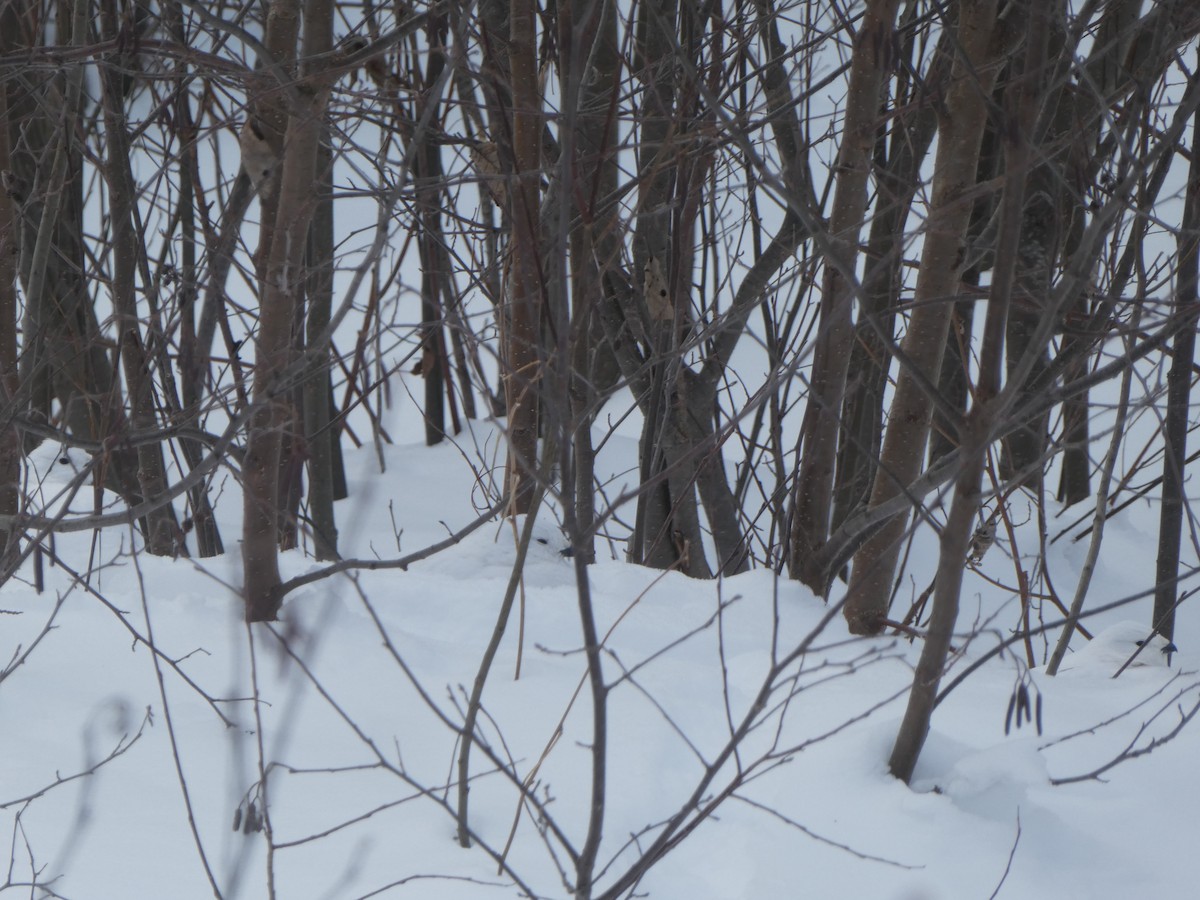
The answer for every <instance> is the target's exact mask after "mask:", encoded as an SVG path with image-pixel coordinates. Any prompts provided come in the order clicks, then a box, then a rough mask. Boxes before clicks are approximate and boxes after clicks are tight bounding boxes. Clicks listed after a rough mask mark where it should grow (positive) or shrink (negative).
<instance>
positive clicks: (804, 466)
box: [790, 0, 899, 587]
mask: <svg viewBox="0 0 1200 900" xmlns="http://www.w3.org/2000/svg"><path fill="white" fill-rule="evenodd" d="M898 6H899V2H898V0H869V2H868V3H867V8H866V11H865V12H864V14H863V18H862V21H861V23H860V25H859V29H858V32H857V34H856V35H855V36H854V53H853V56H852V57H851V61H850V83H849V86H848V88H847V91H846V103H845V110H846V111H845V118H844V119H843V122H842V144H841V149H840V150H839V152H838V159H837V167H836V170H835V171H836V178H837V182H836V187H835V188H834V198H833V211H832V213H831V215H830V222H829V230H830V235H829V245H830V246H829V251H828V252H829V253H830V254H832V255H834V256H836V257H837V258H838V259H837V261H836V263H835V261H834V260H827V261H826V265H825V270H824V277H823V282H822V286H821V312H820V332H819V334H818V336H817V341H816V347H815V352H814V356H813V367H812V375H811V380H810V385H809V396H808V404H807V406H806V408H805V412H804V422H803V424H802V426H801V433H802V441H803V447H804V453H803V457H802V458H801V460H800V473H799V476H798V477H797V479H796V488H795V497H796V500H795V504H794V508H793V513H792V536H791V566H790V568H791V572H792V575H793V577H796V578H799V579H800V580H801V581H803V582H805V583H806V584H808V585H809V586H810V587H812V586H814V582H816V581H818V580H819V574H818V573H815V572H813V571H812V569H811V568H810V567H809V565H808V564H809V563H810V562H811V561H812V560H813V559H814V551H815V550H816V549H817V548H818V547H820V546H821V545H823V544H824V543H825V541H826V539H827V538H828V537H829V527H830V512H831V509H832V506H833V503H832V500H833V483H834V471H835V464H836V460H837V446H838V435H839V432H840V430H841V428H842V424H843V422H842V398H843V395H844V394H845V390H846V373H847V371H848V368H849V363H850V356H851V348H852V346H853V341H854V324H853V322H852V321H851V309H852V307H853V305H854V300H855V296H856V294H858V293H859V291H858V286H857V285H855V284H852V283H851V282H850V281H849V280H848V278H847V276H846V274H845V273H852V272H854V271H855V269H856V266H857V260H858V245H859V235H860V233H861V232H862V227H863V220H864V217H865V215H866V210H867V183H868V181H869V180H870V174H871V169H872V156H873V153H874V149H875V143H876V140H877V132H878V130H879V128H880V115H879V108H880V96H881V95H882V92H883V85H884V78H885V76H886V75H887V74H888V73H889V72H890V71H891V69H892V66H893V64H894V60H893V59H892V54H893V52H894V51H893V36H894V29H895V21H896V10H897V8H898ZM860 299H862V298H860Z"/></svg>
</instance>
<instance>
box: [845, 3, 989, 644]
mask: <svg viewBox="0 0 1200 900" xmlns="http://www.w3.org/2000/svg"><path fill="white" fill-rule="evenodd" d="M958 15H959V19H958V22H957V23H956V24H955V28H956V31H957V34H958V53H959V56H958V57H957V58H956V59H955V62H954V70H953V75H952V76H951V83H950V87H949V89H948V94H947V97H946V105H945V111H944V113H943V115H942V122H941V128H940V131H939V135H938V149H937V156H936V160H935V163H934V174H933V179H934V180H933V197H932V202H931V205H932V209H931V211H930V214H929V220H928V224H927V227H926V234H925V245H924V248H923V250H922V255H921V268H920V271H919V273H918V275H917V286H916V294H915V297H914V302H913V307H914V308H913V312H912V316H911V319H910V321H909V327H908V331H907V333H906V334H905V337H904V342H903V344H902V345H901V349H902V350H903V352H904V354H905V357H906V358H907V363H906V364H904V365H903V366H902V368H901V370H900V377H899V379H898V381H897V384H896V394H895V398H894V399H893V401H892V407H891V414H890V417H889V419H888V428H887V432H886V434H885V435H884V443H883V452H882V455H881V459H880V466H879V471H878V473H877V474H876V477H875V486H874V489H873V491H872V494H871V505H872V506H877V505H879V504H881V503H885V502H886V501H888V500H890V499H891V498H893V497H894V496H896V495H898V494H900V493H901V492H902V491H903V490H904V489H905V488H906V487H907V486H908V484H909V483H910V482H911V481H913V480H914V479H915V478H916V477H917V474H918V473H919V472H920V470H921V464H922V462H923V461H924V458H925V445H926V441H927V439H928V436H929V424H930V417H931V415H932V412H933V404H934V395H935V394H936V390H937V388H936V385H937V378H938V374H939V372H940V370H941V364H942V353H943V351H944V349H945V346H946V336H947V333H948V330H949V325H950V313H951V310H952V308H953V305H952V303H951V301H952V300H953V298H954V297H955V296H956V294H957V293H958V281H959V273H960V272H961V269H962V265H963V256H964V254H963V244H964V238H965V235H966V230H967V225H968V223H969V221H970V215H971V204H970V203H969V202H967V198H968V196H969V192H970V190H971V189H972V188H973V187H974V185H975V176H976V169H977V168H978V163H979V150H980V142H981V140H982V138H983V130H984V126H985V124H986V120H987V107H988V100H989V98H990V96H991V90H992V84H993V82H994V80H995V77H996V60H997V59H998V58H1001V55H1002V53H1003V51H1004V48H1005V44H1006V42H1007V41H1006V39H1007V37H1008V35H1007V34H1006V33H1005V29H1004V28H1003V27H1001V28H998V29H994V27H993V26H994V25H995V23H996V3H995V0H964V2H962V3H960V4H959V5H958ZM905 527H906V517H904V516H897V517H894V518H892V519H891V520H889V521H888V522H887V523H886V524H885V525H884V526H883V527H882V528H881V529H879V531H877V532H876V533H875V534H874V535H872V536H871V537H870V538H869V539H868V540H867V542H866V543H865V544H864V545H863V546H862V547H861V548H859V550H858V552H857V553H856V554H855V556H854V566H853V569H852V571H851V576H850V587H849V595H848V598H847V601H846V605H845V607H844V613H845V616H846V619H847V621H848V622H849V624H850V629H851V631H853V632H855V633H856V634H873V633H875V632H877V631H879V630H880V629H881V628H882V625H883V619H884V618H886V616H887V605H888V600H889V598H890V596H891V588H892V579H893V578H894V576H895V571H896V563H897V559H898V553H899V543H900V540H901V538H902V537H903V534H904V531H905Z"/></svg>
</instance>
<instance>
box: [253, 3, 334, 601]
mask: <svg viewBox="0 0 1200 900" xmlns="http://www.w3.org/2000/svg"><path fill="white" fill-rule="evenodd" d="M299 15H300V6H299V2H298V0H274V3H273V4H272V7H271V13H270V17H269V21H268V25H267V32H268V34H267V46H268V47H269V48H271V49H272V51H273V52H274V54H275V56H276V58H277V59H289V58H292V59H294V57H295V47H296V37H297V33H298V25H299ZM304 18H305V27H304V32H305V33H304V52H305V57H306V58H307V59H309V60H316V59H317V58H318V57H319V55H321V54H325V53H327V52H328V51H329V50H330V49H331V45H332V34H333V6H332V4H331V3H330V2H329V0H308V3H307V6H306V9H305V17H304ZM310 65H312V66H314V70H312V71H305V72H304V73H302V74H303V75H304V78H303V79H302V80H301V81H300V82H299V83H298V84H297V86H296V89H295V90H294V91H292V92H289V94H290V96H288V98H287V105H288V106H289V107H290V109H286V108H283V107H277V108H276V109H275V110H274V111H271V112H268V113H266V116H269V118H270V119H273V120H274V122H273V123H272V124H277V123H278V122H280V121H285V122H286V123H287V125H286V129H287V132H286V139H285V140H283V141H281V142H280V143H279V146H280V147H281V148H286V152H283V153H282V171H281V172H280V174H279V176H278V182H277V185H275V186H272V187H271V188H269V189H270V190H272V191H277V192H278V204H277V207H276V212H275V227H274V229H273V233H272V234H271V244H270V250H269V256H268V257H267V258H266V260H265V261H264V263H265V265H264V269H265V277H264V279H263V292H262V302H261V308H260V311H259V326H258V336H257V340H256V342H255V369H254V399H253V402H254V405H255V407H256V409H255V411H254V414H253V417H252V419H251V422H250V429H249V433H248V434H247V438H246V455H245V459H244V461H243V464H242V475H243V484H244V489H243V490H244V502H243V507H244V508H243V524H242V557H243V564H244V569H245V589H244V590H245V599H246V619H247V621H250V622H263V621H271V620H273V619H275V618H276V617H277V615H278V613H279V607H280V604H281V602H282V597H281V596H280V591H279V588H280V576H279V546H278V536H279V535H278V516H279V510H280V497H279V469H280V463H281V459H280V450H281V443H282V429H283V428H284V426H285V424H286V423H287V422H289V421H292V420H293V416H292V414H291V412H290V410H289V408H288V401H289V397H290V393H291V389H290V386H289V385H287V384H284V383H283V382H282V377H283V375H284V374H285V370H286V369H287V367H288V365H289V363H290V361H291V359H292V355H293V354H292V335H293V329H294V327H295V321H296V315H297V310H298V306H297V292H298V291H299V290H300V289H301V286H302V284H303V282H304V254H305V248H306V246H307V238H308V226H309V222H310V221H311V218H312V214H313V208H314V205H315V203H314V198H313V192H312V185H313V181H314V179H315V177H316V169H317V148H318V145H319V143H320V138H321V129H322V122H323V121H324V114H325V106H326V103H327V101H328V97H329V91H328V87H327V85H325V83H324V77H323V75H322V73H321V71H320V70H317V69H315V67H316V66H318V65H319V63H316V62H314V63H311V64H310ZM266 205H267V206H268V207H269V206H271V205H273V204H266Z"/></svg>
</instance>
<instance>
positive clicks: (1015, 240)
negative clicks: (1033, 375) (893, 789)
mask: <svg viewBox="0 0 1200 900" xmlns="http://www.w3.org/2000/svg"><path fill="white" fill-rule="evenodd" d="M1039 2H1040V0H1027V3H1026V7H1025V10H1024V12H1025V16H1024V17H1023V18H1024V20H1025V21H1026V22H1027V25H1028V34H1027V38H1026V49H1025V65H1024V74H1023V77H1022V78H1021V79H1020V80H1019V81H1017V82H1015V83H1014V84H1013V85H1011V86H1010V87H1009V89H1008V90H1007V91H1006V92H1005V93H1006V99H1007V100H1008V102H1006V103H1005V109H1004V113H1003V115H1004V120H1005V126H1004V129H1003V132H1002V133H1003V134H1004V136H1005V149H1006V152H1005V160H1006V166H1005V170H1006V175H1005V185H1004V196H1003V199H1002V201H1001V207H1000V225H999V236H998V238H997V244H996V265H995V270H994V272H993V274H992V287H991V294H990V296H989V298H988V307H987V320H986V322H985V323H984V336H983V345H982V347H981V349H980V359H979V384H978V388H977V391H976V394H975V401H974V404H973V405H972V408H971V410H970V412H969V413H968V414H967V418H966V421H965V423H964V426H963V428H962V431H961V447H962V450H961V453H962V457H961V459H962V468H961V470H960V471H959V474H958V478H957V480H956V482H955V486H954V499H953V501H952V502H951V505H950V513H949V515H948V516H947V518H946V524H945V527H944V528H943V529H942V534H941V539H940V551H939V556H938V567H937V576H936V582H935V587H934V596H933V611H932V613H931V614H930V617H929V629H928V631H927V633H926V636H925V644H924V646H923V647H922V648H921V657H920V659H919V660H918V661H917V668H916V671H915V672H914V673H913V686H912V690H911V691H910V693H909V697H908V705H907V707H906V709H905V712H904V719H903V721H902V722H901V724H900V730H899V732H898V733H897V735H896V743H895V745H894V746H893V748H892V755H891V757H890V759H889V760H888V768H889V770H890V771H891V773H892V774H893V775H894V776H896V777H897V778H899V779H901V780H903V781H904V782H906V783H907V782H908V781H909V780H910V779H911V778H912V775H913V770H914V768H915V767H916V764H917V760H918V758H919V757H920V755H921V749H922V748H923V747H924V745H925V738H926V737H927V736H928V734H929V723H930V720H931V718H932V716H933V709H934V706H935V705H936V701H937V693H938V685H939V684H940V683H941V678H942V672H943V670H944V669H945V666H946V658H947V656H948V654H949V652H950V641H951V638H952V637H953V634H954V626H955V624H956V623H957V621H958V600H959V592H960V591H961V589H962V576H963V565H964V562H965V560H966V557H967V548H968V546H969V544H970V542H971V534H972V532H974V530H975V521H976V517H977V516H978V513H979V501H980V488H981V486H982V480H983V468H984V463H985V460H986V459H987V449H988V445H989V444H990V443H991V440H992V433H993V430H994V428H995V424H996V423H997V421H998V420H999V419H1000V417H1001V415H1002V414H1003V408H1002V407H1003V405H1004V404H1006V403H1007V402H1011V400H1001V399H998V398H997V395H998V394H999V392H1000V370H1001V366H1002V365H1003V351H1002V349H1001V347H1002V344H1003V342H1004V329H1005V320H1006V319H1007V318H1008V313H1009V309H1010V307H1011V305H1012V296H1013V286H1014V283H1015V280H1016V277H1015V276H1016V272H1015V268H1016V262H1017V259H1016V257H1017V247H1018V244H1019V241H1020V238H1021V234H1020V232H1021V225H1022V210H1023V208H1024V205H1025V204H1024V200H1025V181H1026V178H1027V175H1028V170H1029V161H1030V159H1031V158H1032V155H1033V148H1032V147H1031V146H1030V131H1031V130H1032V126H1033V123H1034V122H1035V121H1036V120H1037V111H1038V107H1037V93H1038V88H1039V86H1040V76H1041V75H1042V74H1043V71H1044V68H1045V61H1046V45H1047V32H1048V29H1047V27H1046V24H1045V22H1044V21H1042V19H1043V17H1044V15H1045V12H1044V10H1043V11H1042V12H1041V14H1039V12H1038V9H1037V4H1038V3H1039ZM995 12H996V9H995V4H993V3H989V2H983V3H979V4H974V3H967V2H964V4H963V9H962V11H961V13H960V15H961V16H962V19H960V25H959V34H960V35H961V39H962V41H963V49H964V52H965V53H966V56H967V58H968V59H974V60H978V61H979V62H980V63H982V62H984V59H983V58H981V57H979V56H976V55H975V54H976V53H978V52H979V50H980V49H981V47H982V46H983V44H982V41H986V40H987V33H988V31H989V30H990V28H991V26H992V23H993V22H994V20H995ZM975 16H978V17H979V18H978V19H975V20H974V21H972V19H973V18H974V17H975ZM969 17H970V18H969ZM1018 18H1020V17H1018ZM976 28H977V29H978V31H976V32H975V34H972V31H974V29H976ZM974 37H977V38H979V39H981V43H978V44H975V43H973V42H972V38H974ZM977 71H978V70H977ZM990 93H991V92H990V90H988V91H987V92H986V93H983V94H981V95H980V96H979V98H978V99H979V100H980V101H983V100H985V99H986V98H987V96H988V95H989V94H990ZM962 109H963V108H962V107H961V106H958V105H951V106H950V113H951V115H953V114H954V113H955V112H956V111H958V112H960V113H961V112H962ZM981 124H982V123H981ZM944 137H945V136H943V139H944ZM940 155H941V154H940V151H939V157H940ZM972 168H974V167H972ZM935 191H936V188H935ZM963 227H965V223H964V225H963ZM922 263H924V259H923V260H922ZM855 564H856V566H857V560H856V561H855ZM859 621H861V620H859Z"/></svg>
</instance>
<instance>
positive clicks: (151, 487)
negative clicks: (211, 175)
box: [100, 0, 185, 556]
mask: <svg viewBox="0 0 1200 900" xmlns="http://www.w3.org/2000/svg"><path fill="white" fill-rule="evenodd" d="M100 16H101V22H102V23H103V31H104V34H105V37H106V39H108V40H111V41H113V42H114V43H115V42H116V38H117V10H116V3H115V0H103V2H102V3H101V9H100ZM108 62H109V65H108V66H106V67H105V68H104V69H103V71H102V74H101V82H102V84H103V87H104V122H105V132H106V136H107V138H108V159H107V175H108V184H109V203H110V214H111V221H112V241H113V253H112V262H113V272H112V300H113V310H114V312H115V314H116V320H117V323H118V326H117V327H118V329H119V334H120V340H119V347H120V357H121V363H122V365H123V367H124V370H125V383H126V385H127V387H128V390H129V403H130V406H131V410H132V412H131V416H130V419H131V422H132V425H133V427H134V428H135V429H137V430H138V431H144V432H148V431H153V429H154V428H155V426H156V425H157V424H158V416H157V415H156V413H155V409H154V384H153V380H152V378H151V372H152V369H151V366H150V358H149V355H148V354H147V352H146V348H145V344H144V342H143V340H142V334H141V325H140V320H139V316H138V309H137V300H136V297H135V292H136V290H137V268H138V254H139V248H138V236H137V233H136V231H135V229H134V209H133V206H134V202H135V192H136V186H135V185H134V181H133V172H132V170H131V168H130V162H129V161H130V158H131V151H130V146H129V132H128V123H127V122H126V119H125V110H124V92H123V90H122V87H121V81H122V79H123V78H124V75H123V73H122V72H121V71H120V70H119V68H118V67H117V66H116V65H115V62H114V60H113V59H112V58H111V57H110V59H109V60H108ZM137 456H138V468H137V474H138V482H139V484H140V487H141V494H142V498H143V499H144V500H146V501H150V502H155V501H158V500H160V498H162V497H163V496H164V495H165V494H166V492H167V475H166V465H165V462H164V460H163V452H162V445H161V444H158V443H142V444H139V445H138V448H137ZM146 521H147V533H146V549H147V550H149V551H150V552H151V553H153V554H155V555H157V556H176V555H178V554H180V553H183V552H185V551H184V541H183V532H182V531H181V530H180V528H179V523H178V521H177V520H176V518H175V508H174V506H173V505H172V504H171V503H170V502H163V503H161V505H160V506H158V508H157V509H155V510H154V511H152V512H151V513H149V514H148V515H147V516H146Z"/></svg>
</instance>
